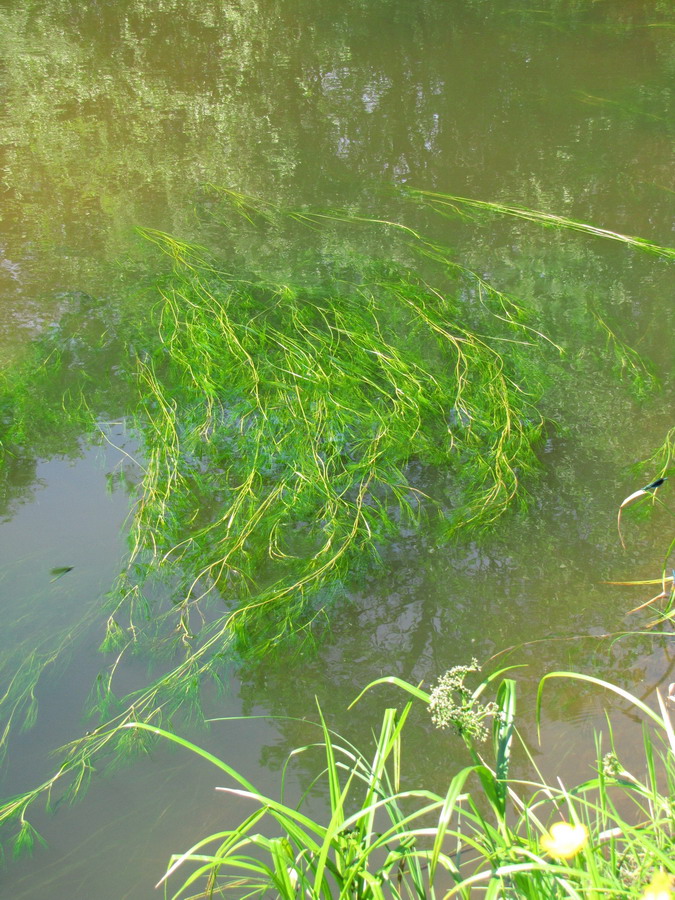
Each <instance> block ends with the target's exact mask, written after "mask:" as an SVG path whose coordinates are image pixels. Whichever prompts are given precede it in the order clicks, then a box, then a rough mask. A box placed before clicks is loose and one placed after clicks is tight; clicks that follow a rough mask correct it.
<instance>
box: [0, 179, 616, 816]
mask: <svg viewBox="0 0 675 900" xmlns="http://www.w3.org/2000/svg"><path fill="white" fill-rule="evenodd" d="M222 193H223V192H221V194H222ZM224 193H225V195H226V196H227V197H228V200H229V203H230V214H232V207H236V208H237V211H238V212H239V213H240V214H241V217H240V219H239V221H240V222H241V221H242V220H243V221H244V222H245V223H246V227H247V228H249V229H250V235H251V237H250V240H251V241H252V242H253V243H254V244H255V246H256V247H259V246H261V245H264V244H265V242H266V241H267V242H268V243H269V245H270V246H271V247H272V251H271V253H267V254H265V253H264V252H261V254H260V260H262V262H260V261H259V266H257V267H256V266H253V265H252V264H251V262H250V260H249V261H248V263H246V261H245V259H242V257H241V244H242V243H243V241H238V242H236V247H235V250H234V251H233V254H232V256H231V259H230V256H228V254H227V252H226V250H225V249H223V248H227V246H228V235H227V234H223V233H221V232H217V230H216V229H217V225H216V224H215V222H216V218H217V217H214V218H213V223H214V224H213V225H212V227H211V226H210V227H211V237H212V243H213V244H214V246H215V247H218V248H219V249H213V250H207V249H205V248H204V247H202V246H198V245H195V244H191V243H188V242H185V241H182V240H179V239H177V238H174V237H172V236H170V235H167V234H164V233H161V232H158V231H152V230H145V231H144V232H143V236H144V237H145V238H146V239H147V240H148V241H149V242H151V243H152V244H154V245H155V247H157V248H159V250H160V251H161V254H162V256H161V257H160V261H158V265H157V268H158V269H160V270H162V269H164V270H166V268H167V267H166V261H167V260H168V261H170V264H171V271H170V272H168V273H167V274H166V275H164V276H162V277H160V278H159V279H158V280H157V281H156V283H155V285H154V287H153V288H152V291H149V290H148V289H147V288H146V289H145V291H144V293H143V301H144V303H147V300H148V298H149V297H150V296H153V297H154V308H153V318H152V323H153V324H152V327H151V326H150V325H149V324H148V322H149V321H150V317H148V316H147V315H145V316H144V317H143V321H142V323H139V324H138V325H137V327H135V330H132V332H131V333H132V334H133V340H125V339H124V337H125V331H124V329H125V328H127V327H128V326H127V325H124V327H122V325H120V328H119V329H118V330H117V332H115V330H114V329H113V337H114V341H113V342H112V343H111V339H110V337H109V333H108V332H107V331H105V332H104V333H103V334H102V335H100V336H99V339H100V340H101V341H102V342H103V346H104V347H105V348H106V349H107V348H109V347H112V348H113V350H114V351H115V352H116V353H117V355H118V362H119V358H123V359H124V360H125V361H124V363H123V364H121V365H119V366H118V368H119V370H120V371H121V376H120V378H121V381H122V382H123V384H124V385H125V388H126V389H127V390H128V389H129V386H131V390H132V391H133V392H134V396H135V400H134V401H133V402H132V403H130V404H129V405H130V406H132V407H134V408H135V412H134V414H133V428H134V430H135V433H136V435H137V437H138V441H139V445H140V447H141V450H140V452H139V454H138V458H137V463H138V464H137V466H136V468H137V470H138V486H137V487H136V488H135V494H136V504H135V507H134V510H133V513H132V521H131V530H130V534H131V538H130V539H131V551H130V558H129V562H128V566H127V567H126V569H125V571H124V572H123V573H122V575H121V576H120V579H119V581H118V583H117V584H116V585H115V587H114V589H113V590H112V591H111V594H110V597H109V600H108V608H107V610H106V616H107V622H106V624H105V626H104V628H105V635H104V637H103V641H102V644H101V649H102V650H103V651H104V652H107V653H111V654H113V657H112V662H111V664H110V666H109V668H108V669H107V671H105V672H102V673H101V674H100V676H99V678H98V679H97V681H96V684H95V686H94V690H93V692H92V701H93V706H94V710H95V713H96V714H97V715H98V717H99V722H101V723H102V724H100V725H98V726H96V725H95V726H94V727H93V728H91V729H90V731H89V732H88V733H87V734H86V735H84V736H83V737H82V738H80V739H78V740H75V741H73V742H72V743H71V744H70V745H69V746H68V747H67V748H66V752H65V754H64V757H63V761H62V764H61V766H60V767H59V769H58V770H57V771H56V773H55V774H54V775H53V776H52V777H50V778H48V779H47V780H46V781H45V782H44V783H42V784H40V785H38V786H37V787H36V788H35V789H34V790H31V791H28V792H26V793H24V794H21V795H19V796H17V797H15V798H13V799H12V800H11V801H9V802H7V803H6V804H4V805H3V806H2V807H1V808H0V822H8V821H10V820H16V821H19V822H24V821H25V819H26V814H27V811H28V810H29V808H30V806H31V804H32V803H33V802H35V801H36V800H37V799H38V798H39V797H44V796H47V797H49V796H51V795H52V794H54V795H56V793H57V791H58V789H59V787H60V786H61V785H66V786H68V785H69V787H67V788H66V791H67V795H68V796H75V795H76V794H77V792H78V791H79V789H80V788H81V787H82V786H83V785H84V784H86V781H87V778H88V776H89V774H90V773H91V771H92V769H93V768H94V765H95V764H96V765H97V766H99V767H100V765H101V764H102V761H103V760H104V759H106V758H108V759H112V760H114V759H116V758H118V757H119V756H120V755H123V754H124V753H127V752H129V751H136V750H139V749H141V750H142V749H143V746H144V745H143V743H142V742H141V743H140V745H139V742H138V740H136V739H132V734H131V732H130V731H129V730H128V726H129V723H131V722H138V721H143V722H145V723H147V724H148V725H149V726H152V727H153V728H158V727H162V726H163V725H165V724H166V723H167V722H171V721H172V718H173V717H174V716H175V715H176V714H177V713H178V711H179V710H183V711H186V710H193V711H195V712H196V713H199V700H200V694H201V690H202V687H203V685H204V684H205V683H206V682H207V681H208V680H213V681H215V682H216V683H219V681H220V679H221V678H222V673H223V670H224V665H226V664H227V662H228V661H232V660H233V659H235V658H236V655H237V654H239V655H240V656H245V657H246V658H249V659H250V658H255V656H256V655H257V656H260V655H263V654H265V653H269V652H272V651H273V650H274V649H275V648H277V647H279V646H283V647H284V650H285V651H288V649H289V647H292V646H293V644H294V643H295V646H297V647H303V646H304V645H305V642H306V640H307V639H308V638H309V639H311V637H312V635H313V634H315V633H316V630H317V625H319V624H321V623H326V622H328V621H329V612H330V608H331V606H332V604H333V602H334V600H335V598H336V597H340V596H344V595H345V593H346V591H347V589H348V587H349V585H350V583H353V582H354V580H355V579H356V577H357V574H358V572H359V571H363V569H364V567H366V566H373V565H377V564H378V557H379V548H380V547H382V546H383V545H385V544H386V543H387V542H388V541H390V540H392V539H393V538H394V537H396V536H397V535H399V534H400V533H401V532H404V533H405V532H406V531H409V530H412V529H415V528H417V527H418V525H419V523H420V522H421V521H422V520H424V521H425V523H426V526H425V527H427V528H428V529H429V531H430V533H431V534H433V536H434V539H435V540H436V541H442V540H447V539H449V538H450V537H452V536H454V535H457V534H461V533H462V532H464V533H466V534H470V533H475V532H476V531H477V530H480V529H481V528H486V527H489V526H491V525H493V524H494V523H495V522H496V521H497V519H498V517H499V516H500V515H502V514H503V513H504V512H505V510H507V509H508V508H509V506H510V505H512V504H513V502H514V501H516V502H517V501H518V500H521V501H522V500H523V499H524V497H525V494H524V491H523V487H522V481H523V479H524V477H526V476H528V475H529V474H530V473H532V472H533V470H534V469H535V468H536V465H537V456H536V449H537V444H538V441H539V440H540V438H541V435H542V432H543V425H544V423H543V418H542V415H541V414H540V412H539V410H538V406H537V401H538V399H539V397H540V396H541V394H542V392H543V391H544V388H545V384H546V380H547V376H548V372H549V370H550V369H551V368H552V366H553V364H555V366H554V370H555V371H556V377H557V378H559V377H560V374H559V373H560V368H559V359H560V350H559V348H558V347H557V346H556V344H555V343H554V342H552V341H551V340H550V339H549V338H548V337H546V336H545V335H544V333H543V332H542V329H541V328H540V327H539V323H538V322H537V320H536V318H535V317H534V316H533V314H532V312H531V311H530V310H528V309H526V308H525V307H524V306H523V305H522V304H521V303H519V302H518V301H517V300H516V299H515V298H513V297H512V296H510V295H508V294H506V293H504V292H503V291H501V290H499V289H497V288H495V287H494V286H493V285H492V284H490V282H489V281H488V279H487V278H486V277H485V276H484V275H479V274H478V273H476V272H474V271H472V270H471V269H468V268H467V267H465V266H463V265H461V264H460V263H458V262H457V261H455V260H454V259H453V257H452V255H451V254H450V253H449V251H448V250H447V249H444V248H443V247H442V246H441V245H440V244H439V243H438V242H436V241H432V240H430V239H427V238H426V237H424V236H423V235H422V234H421V233H420V232H419V231H418V230H416V229H414V228H412V227H409V226H407V225H403V224H399V223H397V222H395V221H390V220H386V219H377V218H373V217H367V216H352V215H348V214H346V213H345V214H336V213H334V212H333V213H321V214H319V213H316V212H314V213H313V212H306V211H305V212H294V213H290V214H286V213H285V212H284V211H283V210H279V209H278V208H276V207H274V206H273V205H271V204H261V203H260V202H258V201H253V200H251V198H245V197H242V196H241V195H234V194H232V192H224ZM223 218H224V220H225V221H227V215H226V214H223ZM286 227H291V228H297V229H301V230H302V234H303V235H305V236H306V238H305V245H306V246H305V247H304V250H303V253H302V254H300V257H299V258H298V259H296V260H295V261H294V262H293V263H292V264H291V261H289V260H284V261H283V265H280V266H279V267H280V268H281V269H283V270H284V271H283V273H282V274H280V273H279V271H276V272H274V267H273V266H272V263H271V262H270V256H275V255H276V254H277V253H278V250H279V248H280V247H283V246H286V244H287V243H288V242H285V239H284V237H283V234H282V233H281V232H282V230H283V229H284V228H286ZM364 229H372V230H374V231H375V232H377V234H378V238H381V237H382V235H384V236H385V238H386V243H387V246H388V247H390V248H392V258H390V259H388V260H382V259H378V258H375V257H373V256H369V255H366V254H364V253H363V250H362V247H361V245H362V244H363V235H364ZM600 231H602V230H600ZM296 237H297V235H296ZM247 239H248V238H247ZM395 240H397V243H394V241H395ZM296 243H297V242H296ZM354 243H356V244H357V245H358V250H357V249H356V248H355V247H354V246H353V244H354ZM162 260H163V261H162ZM263 263H264V265H263ZM279 267H278V268H279ZM269 271H271V272H272V274H265V272H269ZM138 306H139V304H138V303H136V306H135V307H134V309H135V310H136V313H138ZM144 308H145V307H144ZM95 333H98V332H95ZM62 343H63V346H64V351H65V352H70V350H71V348H72V347H73V346H74V347H76V348H78V347H79V348H80V349H82V345H81V344H78V342H77V341H73V340H72V339H70V340H68V341H65V342H62ZM126 348H130V349H131V350H132V353H131V355H130V356H127V357H124V352H125V349H126ZM111 352H112V351H111ZM69 358H71V357H69ZM76 359H79V357H76ZM76 371H78V372H86V366H82V365H80V366H78V367H77V369H76ZM67 390H69V388H68V387H67V381H64V388H63V391H62V393H63V397H64V399H63V401H62V402H63V403H66V402H67V397H68V396H70V397H71V398H72V396H73V395H72V393H68V394H67V393H66V391H67ZM79 396H81V397H85V396H86V391H83V390H81V391H80V393H79ZM7 397H8V403H9V406H8V408H15V409H18V410H20V409H21V408H22V407H21V406H20V405H19V406H17V405H16V404H15V405H14V407H12V403H13V402H14V401H13V400H12V397H11V391H10V392H8V394H7ZM98 408H100V407H99V406H93V405H92V404H90V403H89V402H88V400H87V401H86V402H84V401H83V402H78V404H77V409H78V410H80V411H83V413H85V414H86V415H87V416H88V417H89V423H90V427H91V429H92V430H94V428H95V418H96V416H95V415H92V412H94V411H95V410H98ZM25 410H26V412H28V406H26V407H25ZM6 421H7V422H8V423H9V427H8V428H6V429H5V431H4V432H3V435H4V437H3V440H5V438H6V439H7V440H6V442H5V445H6V446H7V447H10V444H11V446H13V447H20V446H21V444H22V442H23V443H26V442H27V441H28V439H29V436H28V433H25V434H24V433H22V432H20V430H19V429H17V428H16V427H15V426H14V424H12V423H17V422H19V423H21V422H23V423H26V426H27V427H28V426H29V424H30V417H29V416H28V415H27V414H26V415H22V416H21V417H18V416H17V415H16V414H12V415H11V416H10V417H8V418H7V420H6ZM131 653H144V654H146V655H147V656H148V657H150V658H152V659H153V660H155V665H156V666H157V667H158V668H159V672H158V674H156V675H155V677H154V679H152V680H150V681H149V683H147V684H145V685H141V686H140V687H139V688H138V689H137V690H136V691H134V692H133V693H131V694H127V695H126V696H124V697H118V696H117V692H116V674H117V673H118V671H119V670H120V667H121V666H122V665H123V662H124V659H125V658H126V656H127V655H129V654H131ZM135 734H136V736H138V733H137V732H135Z"/></svg>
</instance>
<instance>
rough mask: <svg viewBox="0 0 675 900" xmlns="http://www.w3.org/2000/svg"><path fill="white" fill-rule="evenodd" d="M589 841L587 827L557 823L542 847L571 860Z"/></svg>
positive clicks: (542, 842)
mask: <svg viewBox="0 0 675 900" xmlns="http://www.w3.org/2000/svg"><path fill="white" fill-rule="evenodd" d="M587 840H588V829H587V828H586V826H585V825H570V824H569V822H556V823H555V825H551V828H550V830H549V833H548V834H545V835H543V836H542V838H541V846H542V847H543V848H544V850H546V852H547V853H550V854H551V856H557V857H559V858H560V859H571V858H572V857H573V856H576V855H577V853H578V852H579V851H580V850H581V848H582V847H583V846H584V844H585V843H586V841H587ZM651 900H653V898H651ZM659 900H660V898H659Z"/></svg>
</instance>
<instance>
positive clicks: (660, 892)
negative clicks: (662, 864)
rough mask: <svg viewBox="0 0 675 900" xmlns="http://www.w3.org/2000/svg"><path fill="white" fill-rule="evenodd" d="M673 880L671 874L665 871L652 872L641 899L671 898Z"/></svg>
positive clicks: (665, 899)
mask: <svg viewBox="0 0 675 900" xmlns="http://www.w3.org/2000/svg"><path fill="white" fill-rule="evenodd" d="M673 881H674V879H673V876H672V875H668V873H667V872H654V875H653V876H652V880H651V881H650V882H649V884H648V885H647V887H646V888H645V892H644V894H643V895H642V900H671V897H674V896H675V892H674V891H673V887H674V885H673Z"/></svg>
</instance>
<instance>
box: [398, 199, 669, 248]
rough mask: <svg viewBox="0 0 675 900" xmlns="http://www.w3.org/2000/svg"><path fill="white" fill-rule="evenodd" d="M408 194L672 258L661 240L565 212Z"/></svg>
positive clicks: (444, 210)
mask: <svg viewBox="0 0 675 900" xmlns="http://www.w3.org/2000/svg"><path fill="white" fill-rule="evenodd" d="M410 194H411V196H413V197H416V198H417V199H418V200H420V201H421V202H423V203H424V204H426V205H428V206H430V207H431V208H432V209H434V210H435V211H436V212H439V213H441V214H443V215H458V214H460V215H461V214H462V211H463V210H464V209H465V208H466V209H473V210H476V211H477V212H486V213H496V214H497V215H502V216H510V217H512V218H516V219H523V220H525V221H526V222H532V223H534V224H536V225H543V226H544V227H546V228H558V229H563V230H567V231H576V232H580V233H581V234H587V235H592V236H594V237H599V238H604V239H605V240H610V241H618V242H619V243H621V244H625V245H626V246H628V247H632V248H633V249H635V250H642V251H644V252H645V253H650V254H653V255H654V256H660V257H663V258H665V259H668V260H675V248H674V247H665V246H663V245H661V244H656V243H654V242H653V241H648V240H645V239H644V238H641V237H634V236H632V235H629V234H622V233H621V232H618V231H611V230H610V229H608V228H598V227H597V226H595V225H590V224H589V223H587V222H579V221H577V220H576V219H570V218H568V217H567V216H559V215H556V214H554V213H547V212H542V211H540V210H537V209H528V208H527V207H525V206H517V205H514V204H504V203H492V202H488V201H486V200H473V199H471V198H470V197H458V196H455V195H454V194H442V193H438V192H435V191H420V190H411V191H410Z"/></svg>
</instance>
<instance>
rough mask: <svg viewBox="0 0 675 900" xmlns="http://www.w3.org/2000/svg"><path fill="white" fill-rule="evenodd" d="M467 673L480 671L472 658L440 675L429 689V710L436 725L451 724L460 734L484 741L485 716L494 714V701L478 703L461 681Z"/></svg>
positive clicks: (495, 711)
mask: <svg viewBox="0 0 675 900" xmlns="http://www.w3.org/2000/svg"><path fill="white" fill-rule="evenodd" d="M471 672H480V666H479V665H478V661H477V660H476V659H472V660H471V664H470V665H468V666H453V667H452V668H451V669H448V671H447V672H446V673H445V675H441V677H440V678H439V679H438V683H437V684H436V686H435V687H434V688H433V690H432V691H431V696H430V699H429V712H430V714H431V721H432V722H433V723H434V725H435V726H436V727H437V728H447V727H448V726H452V727H453V728H454V729H455V730H456V731H457V733H458V734H460V735H461V736H462V737H466V738H471V739H473V740H477V741H484V740H486V738H487V737H488V730H487V727H486V725H485V719H486V718H488V717H489V716H494V715H496V714H497V713H498V709H497V705H496V704H495V703H484V704H483V703H479V702H478V700H477V698H476V697H475V696H474V693H472V691H471V690H470V689H469V688H468V687H467V686H466V685H465V684H464V680H465V678H466V676H467V675H469V674H470V673H471Z"/></svg>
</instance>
